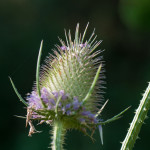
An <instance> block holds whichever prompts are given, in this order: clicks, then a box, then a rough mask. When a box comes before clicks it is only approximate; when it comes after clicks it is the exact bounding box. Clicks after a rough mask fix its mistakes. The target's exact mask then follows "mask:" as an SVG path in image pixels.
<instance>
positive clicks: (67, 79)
mask: <svg viewBox="0 0 150 150" xmlns="http://www.w3.org/2000/svg"><path fill="white" fill-rule="evenodd" d="M87 27H88V25H87V26H86V28H85V31H84V33H83V35H81V34H79V24H77V27H76V32H75V39H74V40H73V41H72V38H71V33H70V31H69V33H68V34H67V33H66V31H65V37H66V42H64V41H63V40H61V39H59V40H60V43H61V45H56V49H57V50H54V54H53V55H52V54H50V56H49V57H48V58H47V59H46V60H45V62H46V64H45V65H43V66H40V59H41V54H42V46H43V41H42V42H41V46H40V50H39V56H38V61H37V70H36V84H35V85H34V87H33V91H32V92H31V93H30V94H28V95H27V98H26V101H25V100H24V99H23V98H22V97H21V95H20V94H19V93H18V91H17V89H16V88H15V85H14V83H13V81H12V80H11V78H10V81H11V83H12V86H13V88H14V90H15V92H16V94H17V96H18V97H19V99H20V100H21V101H22V102H23V103H24V104H25V105H26V106H27V115H26V117H25V118H26V125H28V124H29V125H30V131H29V136H31V135H32V134H33V133H35V132H37V131H36V130H35V128H34V126H33V123H32V122H33V120H38V121H40V123H43V122H45V123H47V124H49V125H51V126H53V130H52V142H51V148H52V150H63V143H64V136H65V133H66V131H67V130H68V129H77V130H80V131H81V132H83V133H84V134H85V135H88V136H90V137H91V138H92V135H93V133H94V131H95V129H96V128H97V127H98V128H99V131H100V137H101V141H102V143H103V136H102V125H105V124H106V123H109V122H111V121H114V120H116V119H118V118H120V115H121V114H122V113H123V112H124V111H126V110H124V111H123V112H121V113H120V114H118V115H116V116H114V117H113V118H111V119H108V120H107V121H102V119H101V118H100V114H101V112H102V110H103V108H104V106H105V105H106V103H107V101H106V102H105V103H104V105H103V101H102V93H103V91H102V88H103V84H104V81H103V78H104V75H103V72H104V69H103V67H104V64H103V59H102V56H101V52H102V50H96V51H95V49H96V48H97V47H98V46H99V45H100V43H101V41H96V35H95V31H93V33H92V35H91V36H90V38H89V40H87V41H86V40H85V39H84V37H85V34H86V31H87ZM87 130H90V131H91V134H89V132H87Z"/></svg>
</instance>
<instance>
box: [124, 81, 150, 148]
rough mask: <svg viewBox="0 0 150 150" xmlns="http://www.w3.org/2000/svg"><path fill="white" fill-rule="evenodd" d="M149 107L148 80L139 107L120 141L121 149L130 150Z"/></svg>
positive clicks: (149, 86)
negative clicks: (122, 139)
mask: <svg viewBox="0 0 150 150" xmlns="http://www.w3.org/2000/svg"><path fill="white" fill-rule="evenodd" d="M149 109H150V82H149V85H148V87H147V89H146V91H145V93H144V95H143V98H142V100H141V102H140V105H139V107H138V108H137V110H136V113H135V116H134V118H133V120H132V122H131V124H130V128H129V130H128V132H127V135H126V137H125V139H124V141H123V142H122V146H121V150H132V148H133V146H134V143H135V141H136V139H137V137H138V134H139V132H140V129H141V127H142V124H143V123H144V120H145V119H146V117H147V113H148V110H149Z"/></svg>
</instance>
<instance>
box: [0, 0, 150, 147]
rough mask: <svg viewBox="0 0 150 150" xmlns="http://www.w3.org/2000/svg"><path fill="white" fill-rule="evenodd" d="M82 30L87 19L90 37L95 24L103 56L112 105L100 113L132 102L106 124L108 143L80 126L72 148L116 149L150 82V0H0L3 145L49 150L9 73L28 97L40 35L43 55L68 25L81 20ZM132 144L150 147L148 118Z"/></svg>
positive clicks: (70, 138)
mask: <svg viewBox="0 0 150 150" xmlns="http://www.w3.org/2000/svg"><path fill="white" fill-rule="evenodd" d="M78 22H79V23H80V31H81V32H83V30H84V28H85V26H86V24H87V22H90V26H89V28H88V33H87V36H86V38H88V37H89V36H90V34H91V32H92V31H93V28H96V34H97V35H98V39H99V40H103V42H102V44H101V45H100V48H101V49H105V52H104V53H103V55H104V59H105V61H106V66H105V68H106V73H105V75H106V81H107V85H106V87H107V89H106V90H105V92H106V94H105V95H104V97H105V99H109V103H108V104H107V106H106V107H105V110H104V111H103V118H104V119H107V118H110V117H112V116H113V115H115V114H117V113H119V112H120V111H122V110H123V109H125V108H127V107H128V106H132V107H131V108H130V110H128V111H127V112H126V113H125V114H124V115H123V118H122V119H120V120H118V121H116V122H113V123H111V124H108V125H106V126H104V127H103V129H104V146H102V145H101V143H100V138H99V133H98V130H96V132H95V135H94V138H95V139H96V141H95V142H94V143H93V142H92V141H91V139H90V138H89V137H86V136H83V135H82V134H81V133H79V132H77V131H69V132H68V133H67V137H66V145H65V148H66V149H68V150H77V149H79V150H80V149H83V150H85V149H86V150H98V149H101V150H110V149H113V150H118V149H120V147H121V143H120V142H121V141H123V139H124V137H125V135H126V132H127V129H128V127H129V123H130V122H131V120H132V118H133V116H134V111H135V109H136V108H137V107H138V104H139V101H140V99H141V98H142V93H143V92H144V90H145V89H146V87H147V85H148V81H150V1H149V0H105V1H104V0H0V67H1V68H0V70H1V73H0V75H1V78H0V79H1V82H0V85H1V86H0V87H1V108H0V112H1V113H0V114H1V122H0V130H1V131H0V134H1V140H0V141H1V145H0V147H1V149H3V150H4V149H6V150H10V149H11V150H46V149H48V148H47V147H48V146H49V143H50V135H49V129H50V127H48V126H46V125H42V126H40V125H38V126H36V128H37V130H42V131H43V132H42V133H41V134H34V135H33V136H32V138H30V137H28V130H29V128H25V120H24V119H20V118H16V117H14V115H26V109H25V108H24V105H23V104H22V103H21V102H19V100H18V98H17V96H16V94H15V93H14V91H13V88H12V86H11V84H10V82H9V79H8V76H11V77H12V79H13V81H14V82H15V85H16V87H17V89H18V90H19V92H20V93H21V94H22V96H23V97H25V96H26V93H28V92H30V91H31V89H32V86H33V82H34V81H35V69H36V60H37V55H38V50H39V46H40V41H41V40H42V39H43V40H44V47H43V55H42V56H43V57H42V62H43V60H44V58H45V57H46V56H47V55H48V53H49V52H51V49H52V48H53V47H54V44H56V43H58V36H59V37H61V38H62V39H64V40H65V36H64V28H65V29H67V30H68V29H71V31H72V34H74V32H75V27H76V24H77V23H78ZM145 122H146V124H145V125H144V126H143V127H142V130H141V133H140V135H139V137H140V140H137V142H136V144H135V148H134V149H136V150H141V149H143V150H149V147H150V144H149V139H150V119H148V120H146V121H145Z"/></svg>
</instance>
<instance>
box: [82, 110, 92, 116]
mask: <svg viewBox="0 0 150 150" xmlns="http://www.w3.org/2000/svg"><path fill="white" fill-rule="evenodd" d="M90 114H91V112H90V111H83V112H81V115H83V116H89V115H90Z"/></svg>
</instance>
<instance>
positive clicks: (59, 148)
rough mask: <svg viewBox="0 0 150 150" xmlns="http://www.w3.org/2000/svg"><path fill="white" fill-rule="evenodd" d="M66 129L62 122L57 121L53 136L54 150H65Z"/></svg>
mask: <svg viewBox="0 0 150 150" xmlns="http://www.w3.org/2000/svg"><path fill="white" fill-rule="evenodd" d="M64 134H65V129H64V127H63V124H62V122H61V121H58V120H55V122H54V127H53V136H52V140H53V141H52V143H51V145H52V150H63V143H64Z"/></svg>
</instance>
